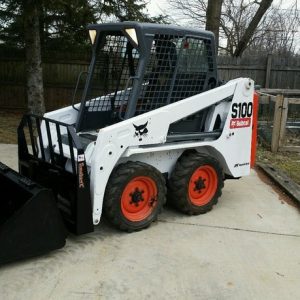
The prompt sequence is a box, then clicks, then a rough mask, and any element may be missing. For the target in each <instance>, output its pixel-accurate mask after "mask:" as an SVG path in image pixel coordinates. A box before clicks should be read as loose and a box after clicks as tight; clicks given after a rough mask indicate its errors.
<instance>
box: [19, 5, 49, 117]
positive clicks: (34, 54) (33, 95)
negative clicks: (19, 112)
mask: <svg viewBox="0 0 300 300" xmlns="http://www.w3.org/2000/svg"><path fill="white" fill-rule="evenodd" d="M23 3H24V14H23V16H24V36H25V46H26V47H25V48H26V49H25V52H26V71H27V82H26V85H27V99H28V110H29V112H30V113H33V114H37V115H43V114H44V113H45V103H44V88H43V70H42V60H41V43H40V27H39V10H38V1H37V0H24V2H23Z"/></svg>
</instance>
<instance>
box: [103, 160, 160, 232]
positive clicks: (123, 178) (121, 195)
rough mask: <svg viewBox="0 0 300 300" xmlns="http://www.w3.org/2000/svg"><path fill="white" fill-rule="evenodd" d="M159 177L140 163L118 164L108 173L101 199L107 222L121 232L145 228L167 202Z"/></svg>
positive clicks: (156, 171) (155, 170)
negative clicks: (109, 174)
mask: <svg viewBox="0 0 300 300" xmlns="http://www.w3.org/2000/svg"><path fill="white" fill-rule="evenodd" d="M165 194H166V185H165V180H164V177H163V176H162V174H161V173H160V172H159V171H158V170H157V169H155V168H154V167H152V166H150V165H147V164H145V163H141V162H127V163H125V164H121V165H119V166H118V167H117V168H116V169H115V170H114V171H113V172H112V174H111V176H110V179H109V182H108V185H107V188H106V192H105V197H104V212H105V215H106V217H107V218H108V220H109V221H110V222H111V223H112V224H113V225H114V226H116V227H118V228H119V229H121V230H124V231H129V232H130V231H135V230H140V229H143V228H146V227H148V226H149V225H150V224H151V223H152V222H153V221H155V220H156V219H157V216H158V214H159V213H160V211H161V209H162V206H163V205H164V204H165V202H166V196H165Z"/></svg>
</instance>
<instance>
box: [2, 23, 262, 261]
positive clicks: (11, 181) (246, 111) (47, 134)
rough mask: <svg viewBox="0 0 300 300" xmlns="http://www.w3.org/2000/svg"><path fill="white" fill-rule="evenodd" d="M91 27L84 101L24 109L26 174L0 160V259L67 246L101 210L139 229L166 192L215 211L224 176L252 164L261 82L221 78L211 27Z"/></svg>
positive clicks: (22, 161) (186, 208) (191, 209)
mask: <svg viewBox="0 0 300 300" xmlns="http://www.w3.org/2000/svg"><path fill="white" fill-rule="evenodd" d="M88 30H89V35H90V38H91V43H92V51H93V52H92V53H93V54H92V60H91V64H90V67H89V70H88V72H87V78H86V83H85V87H84V89H83V92H82V96H81V100H80V101H79V102H78V103H75V102H76V101H75V100H73V103H72V104H71V105H70V106H68V107H64V108H61V109H58V110H55V111H51V112H48V113H46V114H45V115H44V116H43V117H40V116H36V115H30V114H27V115H25V116H24V117H23V119H22V121H21V123H20V125H19V127H18V132H17V133H18V157H19V173H17V172H15V171H13V170H11V169H10V168H8V167H7V166H6V165H4V164H0V174H1V175H0V184H1V190H2V195H7V196H6V197H2V199H1V201H0V244H1V247H0V263H5V262H9V261H13V260H16V259H20V258H25V257H30V256H35V255H39V254H42V253H45V252H47V251H50V250H53V249H57V248H60V247H63V246H64V244H65V238H66V235H67V231H70V232H72V233H74V234H84V233H88V232H92V231H93V230H94V226H95V225H97V224H98V223H99V222H100V218H101V215H102V211H103V212H104V213H105V215H106V217H107V219H108V220H109V221H110V222H111V223H112V224H113V225H115V226H116V227H118V228H119V229H121V230H124V231H129V232H130V231H135V230H140V229H143V228H146V227H148V226H149V225H150V224H151V222H153V221H154V220H156V218H157V215H158V213H159V212H160V211H161V209H162V206H163V205H164V204H165V202H166V199H167V198H168V201H169V202H170V203H171V204H172V205H174V206H175V207H177V209H178V210H180V211H182V212H183V213H186V214H190V215H196V214H202V213H205V212H207V211H209V210H211V208H212V206H213V205H214V204H216V203H217V200H218V198H219V197H220V195H221V190H222V187H223V182H224V179H229V178H239V177H241V176H245V175H248V174H249V172H250V167H251V166H252V165H253V163H254V159H255V142H256V113H257V97H255V96H254V82H253V81H252V80H251V79H249V78H238V79H235V80H231V81H229V82H228V83H226V84H223V85H221V84H219V80H218V76H217V66H216V54H215V43H214V36H213V34H212V33H210V32H207V31H201V30H193V29H187V28H181V27H177V26H171V25H155V24H147V23H137V22H122V23H110V24H101V25H90V26H89V27H88ZM77 87H78V86H77ZM76 93H77V92H75V94H76ZM65 228H67V230H65Z"/></svg>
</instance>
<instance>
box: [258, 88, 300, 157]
mask: <svg viewBox="0 0 300 300" xmlns="http://www.w3.org/2000/svg"><path fill="white" fill-rule="evenodd" d="M260 95H261V97H260V101H259V102H260V104H268V105H270V101H273V102H275V107H274V117H273V122H272V138H271V151H272V152H277V151H297V152H300V89H299V90H285V89H261V90H260ZM291 105H294V106H296V109H294V111H293V116H290V118H289V107H290V106H291ZM288 121H290V122H289V123H290V124H291V125H290V127H292V128H293V129H295V133H294V136H293V139H292V141H293V143H290V142H289V139H288V138H287V136H288V134H287V128H288V126H287V124H288Z"/></svg>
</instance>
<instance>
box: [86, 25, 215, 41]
mask: <svg viewBox="0 0 300 300" xmlns="http://www.w3.org/2000/svg"><path fill="white" fill-rule="evenodd" d="M87 28H88V29H89V30H97V31H120V30H124V29H128V28H135V29H136V30H137V31H140V32H143V33H145V34H168V35H179V36H184V35H193V36H201V37H205V38H208V39H214V34H213V33H212V32H210V31H206V30H201V29H195V28H190V27H181V26H176V25H166V24H154V23H140V22H133V21H126V22H118V23H104V24H90V25H88V27H87Z"/></svg>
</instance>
